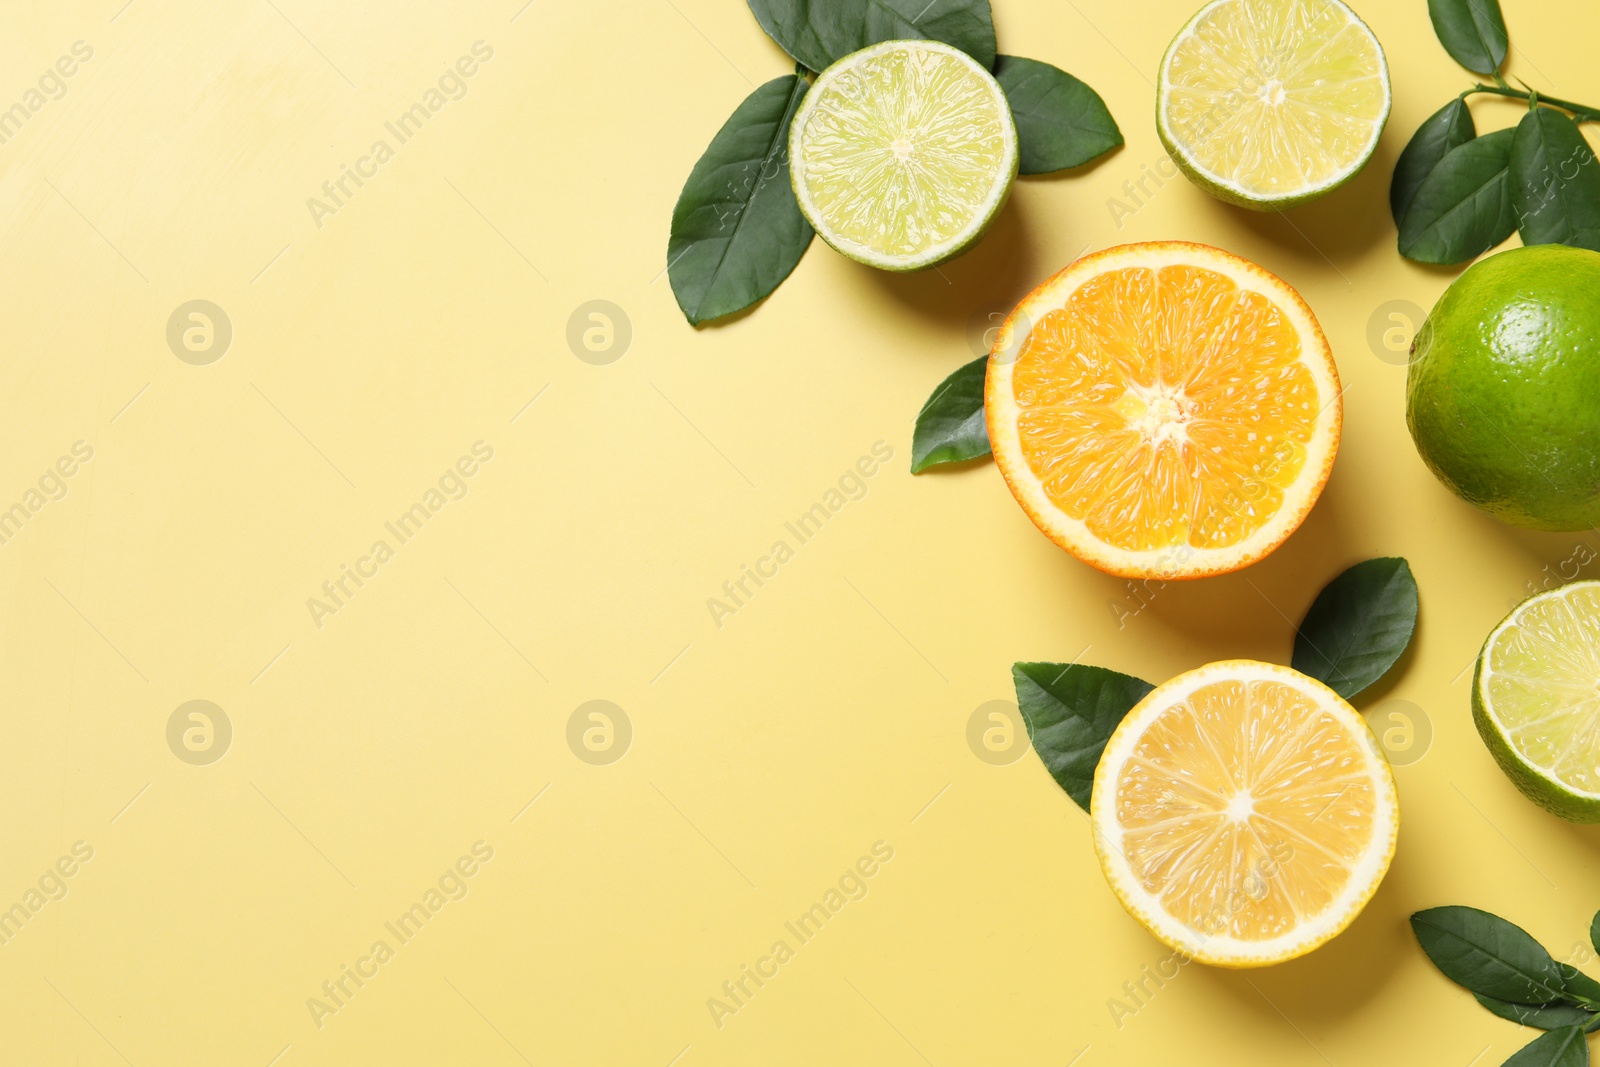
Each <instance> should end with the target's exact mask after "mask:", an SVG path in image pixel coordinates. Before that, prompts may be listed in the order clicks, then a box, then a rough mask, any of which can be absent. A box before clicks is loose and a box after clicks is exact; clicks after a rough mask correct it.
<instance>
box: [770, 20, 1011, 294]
mask: <svg viewBox="0 0 1600 1067" xmlns="http://www.w3.org/2000/svg"><path fill="white" fill-rule="evenodd" d="M789 138H790V142H789V143H790V151H789V154H790V160H791V165H790V174H791V176H792V179H793V182H794V189H795V196H796V197H797V198H798V199H799V201H800V209H801V211H803V212H804V213H805V216H806V218H807V219H809V220H810V222H811V225H812V227H813V228H814V229H815V230H816V231H817V233H818V234H820V235H821V236H822V239H823V240H825V241H827V242H828V243H829V244H830V245H832V246H833V247H834V248H836V249H838V250H839V251H840V252H843V253H844V254H845V255H847V256H849V257H851V258H852V259H857V260H860V261H861V262H863V263H868V264H870V265H872V266H875V267H881V268H883V269H885V270H917V269H920V268H922V267H928V266H932V265H933V264H935V263H938V262H939V261H941V260H943V259H946V258H948V257H950V256H952V255H955V254H956V253H958V252H960V251H962V250H963V249H964V248H966V247H967V246H968V245H969V244H971V243H972V242H973V241H975V240H976V239H977V238H978V237H979V236H981V235H982V233H983V231H984V230H985V229H986V228H987V227H988V225H989V222H990V220H991V219H992V218H993V217H994V215H995V214H996V213H997V212H998V211H999V210H1000V207H1001V205H1002V204H1003V203H1004V202H1005V198H1006V194H1007V193H1008V192H1009V191H1010V189H1011V182H1012V179H1013V178H1014V177H1015V176H1016V173H1017V160H1018V155H1017V132H1016V126H1015V124H1014V123H1013V121H1012V118H1011V109H1010V107H1009V105H1008V104H1007V103H1006V98H1005V93H1004V92H1003V91H1002V90H1001V88H1000V85H999V83H998V82H996V81H995V80H994V78H993V77H992V76H991V75H990V74H989V72H988V71H986V70H984V69H983V68H982V67H980V66H979V65H978V64H977V63H976V62H974V61H973V59H972V58H971V57H970V56H968V55H967V54H966V53H964V52H961V51H959V50H957V49H954V48H951V47H950V46H949V45H945V44H940V43H939V42H937V41H885V42H883V43H882V44H877V45H873V46H872V47H870V48H864V49H862V50H861V51H859V52H855V53H852V54H851V55H848V56H845V57H844V58H843V59H841V60H839V61H838V62H837V63H835V64H834V65H833V66H831V67H829V68H828V69H827V70H825V71H823V72H822V74H821V75H820V76H819V77H818V78H817V82H816V85H814V86H813V87H812V89H811V91H810V92H809V93H807V94H806V98H805V103H804V104H802V105H801V108H800V111H799V113H798V114H797V115H796V116H795V119H794V124H793V126H792V127H791V129H790V133H789Z"/></svg>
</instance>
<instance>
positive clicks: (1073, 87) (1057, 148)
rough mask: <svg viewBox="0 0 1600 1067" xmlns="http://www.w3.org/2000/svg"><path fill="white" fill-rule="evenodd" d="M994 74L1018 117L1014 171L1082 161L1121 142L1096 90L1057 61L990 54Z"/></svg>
mask: <svg viewBox="0 0 1600 1067" xmlns="http://www.w3.org/2000/svg"><path fill="white" fill-rule="evenodd" d="M994 76H995V80H996V81H998V82H999V83H1000V88H1002V89H1004V90H1005V91H1006V101H1007V102H1008V103H1009V104H1010V105H1011V114H1012V117H1014V118H1015V119H1016V120H1017V147H1018V150H1019V153H1020V155H1021V164H1020V166H1019V167H1018V171H1019V173H1022V174H1048V173H1049V172H1050V171H1054V170H1065V169H1066V168H1068V167H1078V166H1082V165H1083V164H1085V163H1087V162H1089V161H1090V160H1091V159H1094V158H1096V157H1098V156H1102V155H1105V154H1106V153H1107V152H1109V151H1111V150H1112V149H1113V148H1116V147H1117V146H1118V145H1120V144H1121V143H1122V131H1121V130H1119V129H1117V122H1116V120H1115V119H1113V118H1112V117H1111V112H1110V111H1108V110H1106V102H1105V101H1104V100H1102V99H1100V94H1099V93H1097V92H1095V91H1094V90H1093V89H1091V88H1089V87H1088V86H1087V85H1085V84H1084V83H1083V82H1081V81H1079V80H1078V79H1077V78H1074V77H1073V76H1072V75H1070V74H1068V73H1067V72H1066V71H1064V70H1062V69H1060V68H1059V67H1052V66H1051V65H1050V64H1048V63H1041V62H1039V61H1038V60H1036V59H1024V58H1023V57H1021V56H995V61H994Z"/></svg>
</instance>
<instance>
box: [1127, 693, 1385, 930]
mask: <svg viewBox="0 0 1600 1067" xmlns="http://www.w3.org/2000/svg"><path fill="white" fill-rule="evenodd" d="M1376 804H1377V793H1376V789H1375V788H1374V785H1373V781H1372V778H1371V777H1370V775H1369V772H1368V770H1367V763H1366V758H1365V754H1364V752H1363V741H1362V739H1360V738H1357V737H1355V736H1354V735H1352V733H1351V732H1350V730H1349V729H1348V728H1347V727H1346V726H1345V725H1344V724H1343V723H1341V722H1340V720H1338V719H1337V718H1335V717H1334V716H1333V715H1331V714H1329V713H1328V712H1327V711H1325V710H1323V709H1322V708H1321V707H1320V706H1318V704H1317V703H1316V701H1315V700H1313V699H1312V698H1311V697H1310V696H1308V695H1306V694H1305V693H1302V692H1301V691H1300V690H1298V689H1296V688H1294V687H1292V686H1289V685H1286V684H1284V683H1282V682H1273V681H1252V682H1243V681H1235V680H1228V681H1218V682H1212V683H1209V684H1206V685H1203V686H1201V687H1200V688H1199V689H1197V690H1196V691H1195V692H1194V693H1192V694H1191V695H1190V696H1189V697H1188V698H1187V699H1186V700H1184V701H1183V702H1181V703H1177V704H1174V705H1173V706H1172V707H1170V708H1168V709H1167V710H1166V711H1165V712H1163V713H1162V715H1161V716H1160V717H1159V718H1157V719H1156V720H1155V721H1154V722H1153V723H1151V725H1150V726H1149V728H1148V729H1147V730H1146V731H1145V733H1144V735H1143V736H1142V737H1141V738H1140V739H1139V742H1138V745H1137V747H1136V748H1135V749H1134V751H1133V754H1132V755H1131V756H1130V757H1129V759H1128V761H1127V763H1126V764H1124V766H1123V768H1122V770H1121V774H1120V776H1119V778H1118V780H1117V784H1116V812H1117V821H1118V823H1119V824H1120V825H1121V826H1122V828H1123V838H1122V851H1123V855H1124V856H1126V857H1127V860H1128V863H1129V866H1130V867H1132V869H1133V874H1134V877H1135V878H1137V879H1138V881H1139V884H1140V885H1141V886H1143V887H1144V889H1145V890H1146V891H1147V892H1149V893H1151V894H1152V895H1153V896H1155V897H1156V899H1157V900H1158V901H1159V902H1160V905H1161V907H1162V908H1163V909H1164V910H1165V911H1166V912H1167V913H1168V914H1170V915H1171V916H1173V917H1174V918H1175V919H1177V920H1178V921H1179V922H1181V923H1183V924H1184V925H1185V926H1187V927H1188V928H1189V929H1191V930H1194V931H1196V932H1197V933H1200V934H1203V935H1207V936H1218V935H1223V936H1231V937H1235V938H1239V939H1241V940H1245V941H1264V940H1267V939H1269V938H1274V937H1278V936H1280V935H1282V934H1285V933H1288V932H1289V931H1291V930H1293V929H1294V928H1295V927H1297V926H1299V925H1300V924H1301V923H1302V922H1304V921H1305V920H1307V919H1310V918H1312V917H1314V916H1317V915H1319V914H1321V913H1322V912H1323V911H1325V910H1326V909H1327V908H1328V906H1329V905H1330V904H1331V903H1332V902H1333V901H1334V900H1335V898H1336V897H1337V896H1338V895H1339V893H1340V891H1341V890H1342V889H1343V888H1344V887H1345V885H1346V884H1347V883H1348V881H1349V879H1350V872H1351V869H1352V868H1353V867H1354V866H1355V865H1356V864H1357V863H1358V862H1359V861H1360V859H1361V857H1362V856H1363V855H1364V854H1365V852H1366V850H1367V848H1368V845H1369V844H1370V842H1371V839H1372V835H1373V832H1374V825H1375V819H1376V816H1375V808H1376Z"/></svg>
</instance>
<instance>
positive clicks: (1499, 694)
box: [1472, 581, 1600, 822]
mask: <svg viewBox="0 0 1600 1067" xmlns="http://www.w3.org/2000/svg"><path fill="white" fill-rule="evenodd" d="M1472 688H1473V692H1472V714H1473V719H1474V721H1475V722H1476V723H1477V726H1478V733H1479V734H1480V735H1482V737H1483V739H1484V741H1485V742H1486V743H1487V744H1488V746H1489V751H1490V752H1492V753H1493V754H1494V757H1495V760H1496V761H1497V762H1498V763H1499V764H1500V767H1501V769H1502V770H1504V771H1505V773H1506V774H1507V776H1508V777H1510V778H1511V780H1512V781H1513V782H1514V783H1516V785H1517V787H1518V788H1519V789H1521V790H1522V791H1523V793H1525V794H1526V795H1527V796H1528V797H1529V798H1531V799H1532V800H1533V801H1534V802H1535V803H1537V804H1539V805H1541V806H1543V807H1545V808H1547V809H1549V810H1550V811H1553V812H1555V813H1556V814H1557V815H1560V816H1562V817H1563V818H1566V819H1571V820H1573V821H1576V822H1600V582H1594V581H1585V582H1574V583H1572V584H1571V585H1566V586H1562V587H1561V588H1560V589H1554V590H1550V591H1549V592H1545V593H1540V594H1538V595H1536V596H1533V597H1530V598H1529V599H1527V600H1525V601H1523V602H1522V603H1521V604H1520V605H1518V606H1517V608H1516V610H1514V611H1513V612H1512V613H1511V614H1510V615H1508V616H1507V617H1506V618H1505V620H1504V621H1503V622H1501V623H1500V625H1499V626H1497V627H1495V629H1494V631H1493V632H1492V633H1490V634H1489V638H1488V640H1487V641H1485V642H1484V646H1483V651H1482V653H1480V655H1479V657H1478V668H1477V675H1476V677H1475V678H1474V680H1473V687H1472Z"/></svg>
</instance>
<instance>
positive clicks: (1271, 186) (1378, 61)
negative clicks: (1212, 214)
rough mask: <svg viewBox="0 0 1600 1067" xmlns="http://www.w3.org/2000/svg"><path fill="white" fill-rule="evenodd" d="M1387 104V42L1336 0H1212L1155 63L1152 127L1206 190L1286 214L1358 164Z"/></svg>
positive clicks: (1373, 144) (1373, 145) (1368, 151)
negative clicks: (1157, 68) (1158, 65)
mask: <svg viewBox="0 0 1600 1067" xmlns="http://www.w3.org/2000/svg"><path fill="white" fill-rule="evenodd" d="M1389 103H1390V97H1389V65H1388V63H1387V62H1385V60H1384V58H1383V48H1382V47H1381V46H1380V45H1379V44H1378V39H1377V38H1376V37H1375V36H1373V34H1372V31H1371V30H1369V29H1368V28H1367V25H1366V23H1364V22H1362V21H1361V20H1360V19H1359V18H1357V17H1356V14H1355V12H1353V11H1351V10H1350V9H1349V8H1348V7H1346V6H1345V5H1344V4H1342V3H1340V2H1339V0H1212V2H1211V3H1209V4H1207V5H1206V6H1205V7H1203V8H1201V9H1200V12H1199V14H1197V15H1195V16H1194V18H1192V19H1190V20H1189V22H1188V24H1187V25H1186V26H1184V28H1183V29H1182V31H1180V32H1179V34H1178V36H1177V37H1175V38H1173V41H1172V43H1171V44H1170V45H1168V46H1167V53H1166V55H1165V56H1164V57H1163V58H1162V60H1161V69H1160V73H1159V80H1158V81H1157V83H1156V132H1157V134H1158V135H1159V136H1160V137H1161V143H1162V144H1163V145H1165V146H1166V149H1167V152H1168V154H1170V155H1171V156H1172V158H1173V160H1174V162H1176V163H1177V164H1178V167H1179V168H1180V169H1181V170H1182V171H1183V172H1184V173H1185V174H1186V175H1188V177H1189V179H1190V180H1191V181H1193V182H1194V183H1195V184H1196V185H1199V186H1200V187H1201V188H1202V189H1205V190H1206V191H1207V192H1209V193H1211V194H1212V195H1213V196H1217V197H1220V198H1221V199H1223V200H1227V201H1230V202H1231V203H1235V204H1240V205H1242V206H1244V207H1249V208H1255V209H1258V210H1267V211H1271V210H1282V209H1284V208H1288V207H1293V206H1295V205H1296V204H1303V203H1305V202H1306V201H1308V200H1314V199H1315V198H1317V197H1319V196H1322V195H1323V194H1324V193H1328V192H1331V191H1333V190H1334V189H1337V188H1338V187H1339V186H1341V185H1343V184H1344V183H1345V182H1346V181H1348V180H1350V178H1351V177H1352V176H1354V175H1355V174H1356V173H1357V172H1358V171H1360V170H1361V168H1362V167H1363V166H1365V165H1366V163H1367V160H1369V159H1371V158H1372V153H1373V151H1374V150H1376V149H1377V147H1378V137H1379V136H1380V135H1381V134H1382V133H1383V124H1384V122H1385V121H1386V120H1387V119H1388V118H1389Z"/></svg>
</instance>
